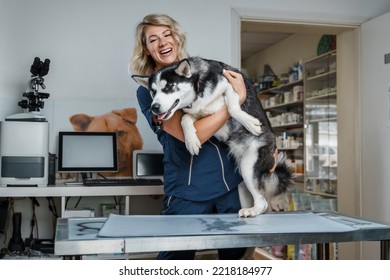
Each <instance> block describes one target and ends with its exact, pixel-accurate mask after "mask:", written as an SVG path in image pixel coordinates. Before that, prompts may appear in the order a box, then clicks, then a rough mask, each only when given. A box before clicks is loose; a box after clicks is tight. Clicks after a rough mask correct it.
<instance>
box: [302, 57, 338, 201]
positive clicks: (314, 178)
mask: <svg viewBox="0 0 390 280" xmlns="http://www.w3.org/2000/svg"><path fill="white" fill-rule="evenodd" d="M336 58H337V55H336V51H331V52H328V53H325V54H323V55H320V56H318V57H315V58H313V59H310V60H308V61H306V62H305V63H304V73H305V75H304V90H305V101H304V104H305V105H304V123H305V130H304V134H305V191H306V192H308V193H311V194H317V195H321V196H323V197H329V198H337V78H336V73H337V70H336Z"/></svg>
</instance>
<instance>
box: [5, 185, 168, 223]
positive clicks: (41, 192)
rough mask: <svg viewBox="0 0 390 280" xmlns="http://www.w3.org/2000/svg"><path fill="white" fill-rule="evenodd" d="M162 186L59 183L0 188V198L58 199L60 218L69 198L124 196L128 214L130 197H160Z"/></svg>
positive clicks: (162, 190) (162, 191)
mask: <svg viewBox="0 0 390 280" xmlns="http://www.w3.org/2000/svg"><path fill="white" fill-rule="evenodd" d="M162 194H164V189H163V186H110V187H86V186H83V185H66V184H65V183H59V184H56V185H55V186H47V187H32V186H21V187H1V188H0V197H60V198H61V217H63V216H64V213H65V200H66V198H67V197H71V196H124V197H125V214H126V215H128V214H129V212H130V210H129V209H130V206H129V205H130V196H138V195H162Z"/></svg>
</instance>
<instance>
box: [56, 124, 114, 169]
mask: <svg viewBox="0 0 390 280" xmlns="http://www.w3.org/2000/svg"><path fill="white" fill-rule="evenodd" d="M57 169H58V172H74V173H89V172H93V173H99V172H116V171H118V155H117V142H116V133H115V132H77V131H60V132H59V134H58V168H57Z"/></svg>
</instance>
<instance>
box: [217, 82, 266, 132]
mask: <svg viewBox="0 0 390 280" xmlns="http://www.w3.org/2000/svg"><path fill="white" fill-rule="evenodd" d="M224 96H225V103H226V105H227V108H228V111H229V114H230V116H232V118H234V119H236V120H237V121H238V122H240V123H241V124H242V125H243V126H245V128H246V129H247V130H248V131H249V132H250V133H252V134H253V135H256V136H258V135H260V133H261V122H260V120H259V119H257V118H255V117H254V116H251V115H249V114H248V113H247V112H245V111H243V110H242V109H241V107H240V99H239V96H238V94H237V93H236V92H235V91H234V90H233V87H232V86H231V85H228V86H227V90H226V91H225V94H224Z"/></svg>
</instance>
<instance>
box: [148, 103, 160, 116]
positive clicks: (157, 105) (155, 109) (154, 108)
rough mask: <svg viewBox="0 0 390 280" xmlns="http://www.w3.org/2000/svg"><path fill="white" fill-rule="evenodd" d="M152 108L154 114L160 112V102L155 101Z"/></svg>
mask: <svg viewBox="0 0 390 280" xmlns="http://www.w3.org/2000/svg"><path fill="white" fill-rule="evenodd" d="M150 109H151V110H152V113H153V114H155V115H157V114H158V113H160V104H159V103H153V104H152V106H151V107H150Z"/></svg>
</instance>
